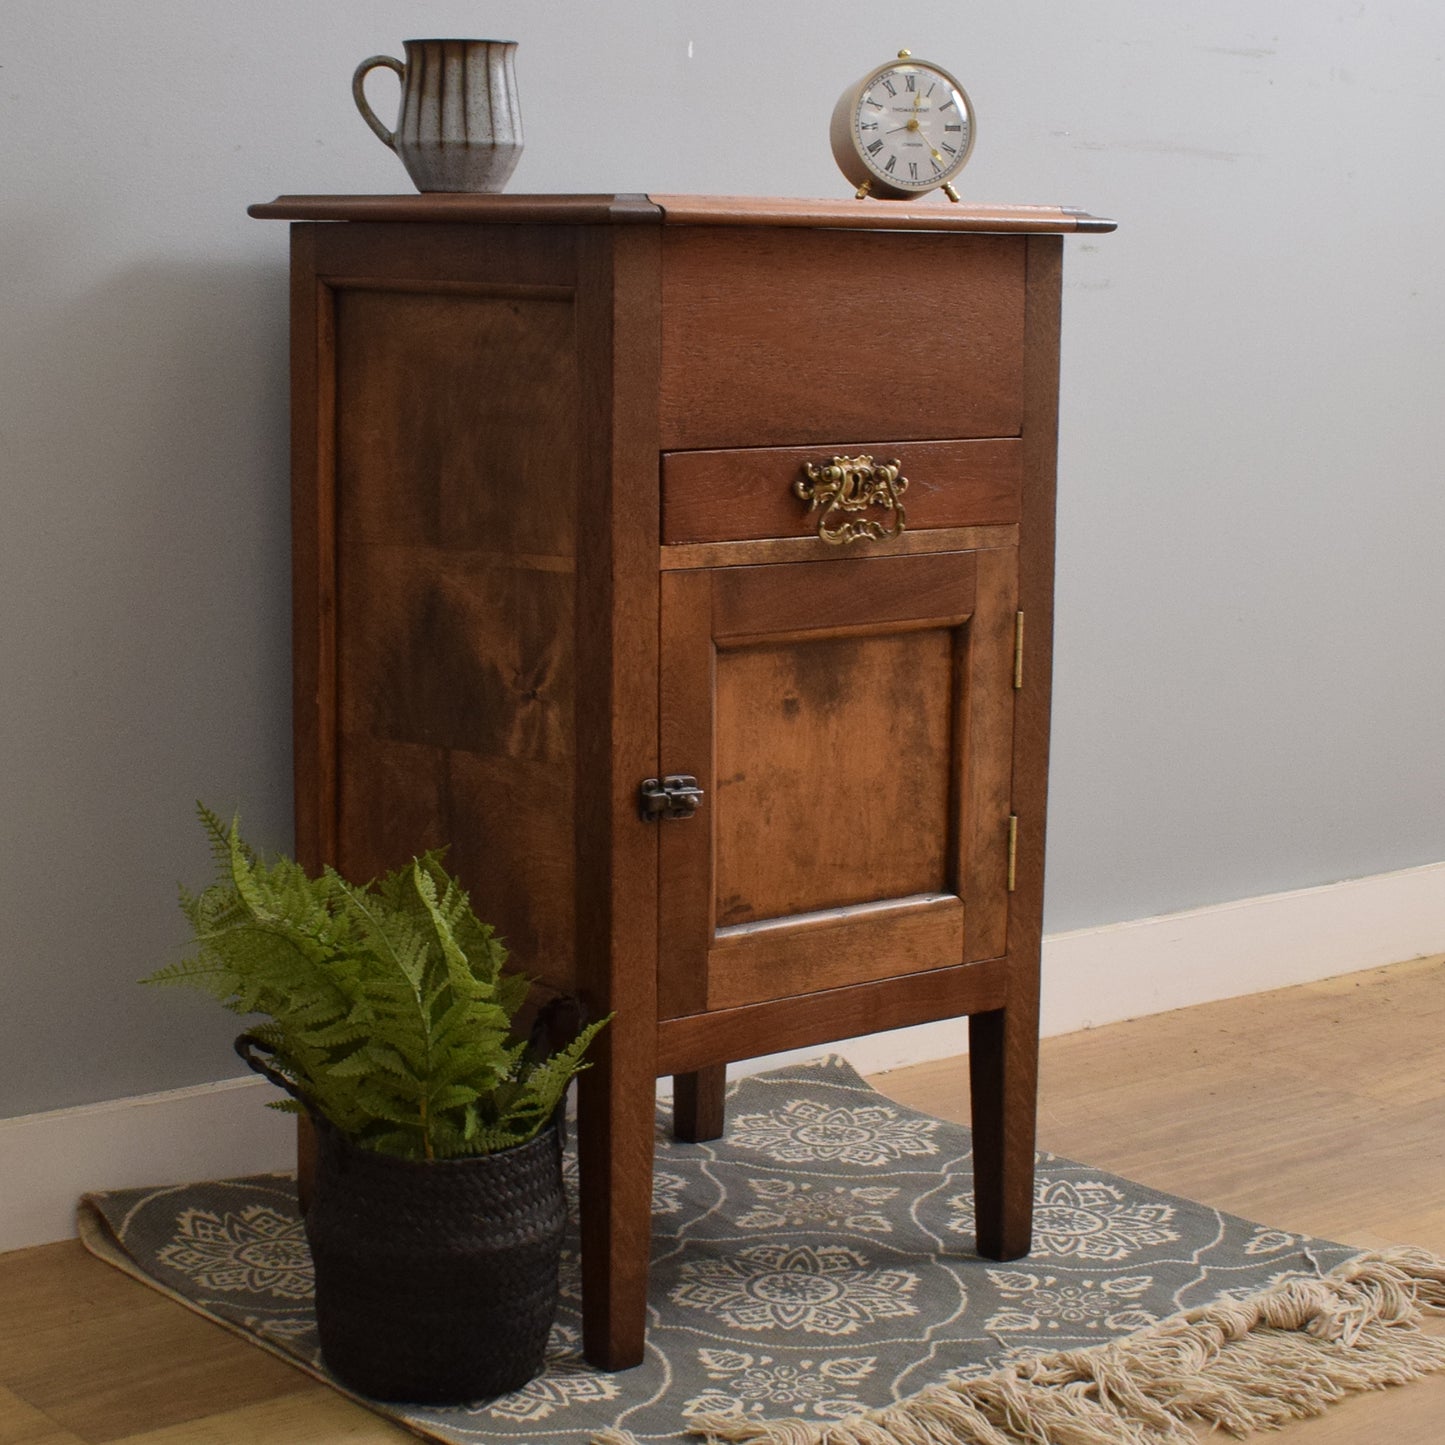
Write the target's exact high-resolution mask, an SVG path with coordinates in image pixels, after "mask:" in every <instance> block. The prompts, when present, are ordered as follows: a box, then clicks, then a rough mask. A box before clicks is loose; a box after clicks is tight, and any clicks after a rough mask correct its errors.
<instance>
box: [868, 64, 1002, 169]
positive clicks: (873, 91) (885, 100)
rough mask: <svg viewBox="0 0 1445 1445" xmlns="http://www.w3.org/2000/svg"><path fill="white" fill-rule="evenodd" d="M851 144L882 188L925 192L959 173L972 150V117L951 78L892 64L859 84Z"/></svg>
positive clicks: (915, 66)
mask: <svg viewBox="0 0 1445 1445" xmlns="http://www.w3.org/2000/svg"><path fill="white" fill-rule="evenodd" d="M852 140H853V144H854V146H855V147H856V149H857V152H858V157H859V159H860V160H861V161H862V163H863V164H864V166H866V167H867V169H868V171H869V172H871V174H872V176H873V177H874V178H875V179H876V180H877V181H879V182H882V183H883V184H884V186H886V187H888V188H890V189H896V190H899V191H905V192H912V191H931V190H932V189H933V188H934V187H935V186H941V185H943V184H944V183H945V182H947V181H950V180H952V179H953V177H954V176H956V175H957V174H958V172H959V171H960V170H962V169H963V164H964V162H965V161H966V160H967V159H968V155H969V152H970V150H972V148H973V113H972V111H971V109H970V107H969V103H968V97H967V96H966V95H964V93H963V90H962V89H961V88H960V87H959V85H958V83H957V82H956V81H955V80H954V79H953V78H952V76H950V75H947V74H946V73H945V72H943V71H941V70H938V69H937V68H936V67H934V66H930V65H925V64H922V63H919V62H916V61H898V62H896V63H894V64H892V65H889V66H887V67H885V68H884V69H881V70H878V71H875V72H874V73H873V74H872V75H871V76H869V77H868V79H867V80H866V81H865V82H864V84H863V86H862V88H861V90H860V91H859V93H858V102H857V107H856V109H855V110H854V113H853V117H852Z"/></svg>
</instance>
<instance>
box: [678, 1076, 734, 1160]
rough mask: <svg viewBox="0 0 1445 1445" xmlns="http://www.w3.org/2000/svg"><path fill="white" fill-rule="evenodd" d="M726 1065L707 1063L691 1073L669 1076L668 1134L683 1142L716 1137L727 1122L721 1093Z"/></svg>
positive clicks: (687, 1142)
mask: <svg viewBox="0 0 1445 1445" xmlns="http://www.w3.org/2000/svg"><path fill="white" fill-rule="evenodd" d="M727 1082H728V1066H727V1065H726V1064H708V1065H707V1066H706V1067H705V1068H701V1069H698V1070H696V1071H695V1072H693V1073H691V1074H674V1075H673V1076H672V1137H673V1138H674V1139H680V1140H682V1141H683V1143H686V1144H701V1143H703V1142H705V1141H706V1140H708V1139H720V1138H721V1137H722V1132H723V1126H724V1124H725V1123H726V1122H727V1119H726V1109H725V1106H724V1103H723V1096H724V1095H725V1094H726V1092H727Z"/></svg>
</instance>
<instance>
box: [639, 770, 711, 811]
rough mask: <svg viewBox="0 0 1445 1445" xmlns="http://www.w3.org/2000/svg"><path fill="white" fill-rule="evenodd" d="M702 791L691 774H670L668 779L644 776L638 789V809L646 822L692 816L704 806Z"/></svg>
mask: <svg viewBox="0 0 1445 1445" xmlns="http://www.w3.org/2000/svg"><path fill="white" fill-rule="evenodd" d="M702 800H703V791H702V789H701V788H700V787H698V785H697V779H696V778H694V777H693V776H692V775H691V774H690V773H669V774H668V775H667V776H666V777H665V778H662V779H660V780H659V779H657V778H644V779H643V780H642V782H641V784H640V785H639V787H638V789H637V802H638V811H639V812H640V813H641V814H642V819H643V821H644V822H652V821H653V820H655V819H658V818H690V817H692V815H693V814H694V813H695V812H697V810H698V808H699V807H700V806H701V805H702Z"/></svg>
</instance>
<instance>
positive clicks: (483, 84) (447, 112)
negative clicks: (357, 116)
mask: <svg viewBox="0 0 1445 1445" xmlns="http://www.w3.org/2000/svg"><path fill="white" fill-rule="evenodd" d="M402 45H403V47H404V49H405V51H406V60H405V61H400V60H396V59H394V58H393V57H392V56H390V55H373V56H371V57H370V58H369V59H367V60H363V61H362V62H361V64H360V65H358V66H357V67H356V74H355V75H353V76H352V78H351V94H352V96H353V97H354V98H355V100H356V108H357V109H358V110H359V111H360V112H361V117H362V119H363V120H364V121H365V122H366V123H367V125H369V126H370V127H371V128H372V130H374V131H375V132H376V134H377V136H378V137H379V138H380V139H381V142H382V144H383V145H387V146H390V147H391V149H392V150H394V151H395V152H396V153H397V155H398V156H399V157H400V158H401V163H402V165H404V166H405V167H406V170H407V174H408V175H409V176H410V177H411V178H412V182H413V183H414V184H415V186H416V188H417V190H419V191H500V190H504V189H505V188H506V185H507V181H508V180H509V179H510V177H511V174H512V172H513V170H514V169H515V168H516V165H517V161H518V159H519V157H520V156H521V154H522V115H521V111H520V110H519V109H518V106H517V76H516V70H515V64H514V57H515V56H516V53H517V43H516V41H514V40H404V41H402ZM379 66H384V67H385V68H386V69H388V70H394V71H396V73H397V77H398V78H399V79H400V81H401V109H400V111H399V112H398V114H397V120H396V129H395V130H388V129H387V128H386V127H385V126H384V125H383V124H382V123H381V121H379V120H378V119H377V117H376V112H375V111H374V110H372V108H371V106H370V105H369V104H368V103H367V99H366V94H365V91H364V90H363V89H362V86H363V83H364V81H365V79H366V77H367V75H368V73H369V72H371V71H373V70H375V69H377V68H378V67H379Z"/></svg>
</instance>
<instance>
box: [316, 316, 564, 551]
mask: <svg viewBox="0 0 1445 1445" xmlns="http://www.w3.org/2000/svg"><path fill="white" fill-rule="evenodd" d="M573 331H574V322H573V308H572V304H571V302H570V301H567V300H550V299H546V300H539V299H537V298H535V297H531V296H526V295H508V294H506V293H505V292H503V293H502V294H498V295H475V294H466V295H447V294H440V295H438V294H432V293H428V292H425V291H420V292H418V291H410V290H408V291H387V290H348V289H345V288H343V289H341V290H339V291H338V293H337V302H336V383H337V400H338V407H339V423H340V424H339V427H338V438H339V440H340V442H341V445H340V447H339V448H338V454H337V492H338V499H339V503H340V511H339V517H338V521H339V523H340V526H341V529H342V533H343V535H346V536H351V537H353V538H357V539H365V540H367V541H375V542H389V543H397V542H409V543H424V544H427V545H430V546H435V547H443V548H471V549H480V550H489V551H511V552H516V553H520V554H523V555H528V554H544V555H549V556H562V557H570V556H572V555H573V554H574V552H575V551H576V541H575V529H576V514H577V505H576V489H577V408H578V382H577V363H576V354H575V341H574V336H573Z"/></svg>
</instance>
